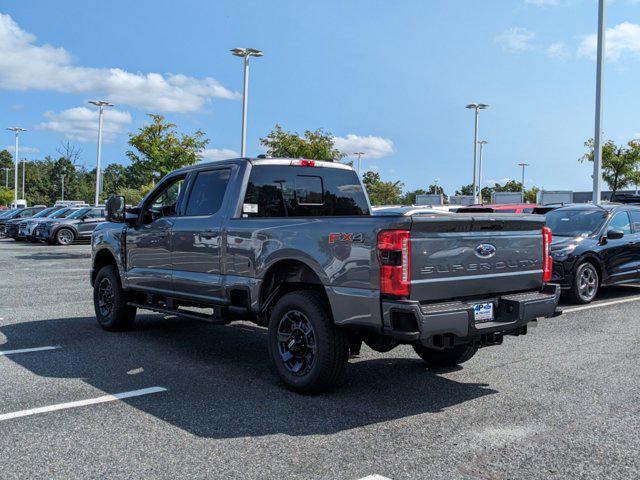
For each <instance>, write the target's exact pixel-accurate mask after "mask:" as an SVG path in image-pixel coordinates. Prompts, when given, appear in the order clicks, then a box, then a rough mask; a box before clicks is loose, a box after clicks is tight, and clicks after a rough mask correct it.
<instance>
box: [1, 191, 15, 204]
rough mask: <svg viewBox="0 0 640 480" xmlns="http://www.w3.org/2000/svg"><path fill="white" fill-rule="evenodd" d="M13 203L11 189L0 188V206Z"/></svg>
mask: <svg viewBox="0 0 640 480" xmlns="http://www.w3.org/2000/svg"><path fill="white" fill-rule="evenodd" d="M11 202H13V189H10V188H5V187H0V205H9V204H11Z"/></svg>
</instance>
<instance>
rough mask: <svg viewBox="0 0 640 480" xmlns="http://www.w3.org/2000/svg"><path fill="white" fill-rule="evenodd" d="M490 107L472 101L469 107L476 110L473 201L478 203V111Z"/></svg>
mask: <svg viewBox="0 0 640 480" xmlns="http://www.w3.org/2000/svg"><path fill="white" fill-rule="evenodd" d="M487 107H489V105H487V104H486V103H470V104H469V105H467V108H468V109H470V110H474V130H473V131H474V133H473V203H478V188H477V181H476V180H477V174H478V162H477V155H478V112H479V111H480V110H484V109H485V108H487Z"/></svg>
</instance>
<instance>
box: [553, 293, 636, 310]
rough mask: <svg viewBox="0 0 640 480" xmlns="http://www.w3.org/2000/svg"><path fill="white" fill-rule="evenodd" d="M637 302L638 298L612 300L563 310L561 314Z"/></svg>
mask: <svg viewBox="0 0 640 480" xmlns="http://www.w3.org/2000/svg"><path fill="white" fill-rule="evenodd" d="M639 300H640V297H633V298H622V299H620V300H612V301H610V302H602V303H592V304H591V305H583V306H582V307H571V308H563V309H562V313H571V312H579V311H581V310H589V309H592V308H598V307H608V306H610V305H617V304H619V303H629V302H637V301H639Z"/></svg>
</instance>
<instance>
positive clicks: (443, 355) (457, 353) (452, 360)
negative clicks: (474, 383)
mask: <svg viewBox="0 0 640 480" xmlns="http://www.w3.org/2000/svg"><path fill="white" fill-rule="evenodd" d="M413 349H414V350H415V352H416V353H417V354H418V356H419V357H420V358H422V360H424V363H426V364H427V366H428V367H429V368H448V367H454V366H456V365H460V364H461V363H464V362H466V361H467V360H470V359H471V357H473V356H474V355H475V354H476V352H477V351H478V347H476V346H474V345H458V346H455V347H453V348H445V349H444V350H436V349H435V348H428V347H425V346H424V345H422V344H421V343H416V344H414V345H413Z"/></svg>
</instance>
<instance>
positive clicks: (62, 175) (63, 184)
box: [60, 173, 64, 202]
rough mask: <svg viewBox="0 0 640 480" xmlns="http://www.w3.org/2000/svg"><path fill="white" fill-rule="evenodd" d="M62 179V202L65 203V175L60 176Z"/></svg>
mask: <svg viewBox="0 0 640 480" xmlns="http://www.w3.org/2000/svg"><path fill="white" fill-rule="evenodd" d="M60 177H61V178H62V198H61V200H62V201H63V202H64V173H62V174H60Z"/></svg>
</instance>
